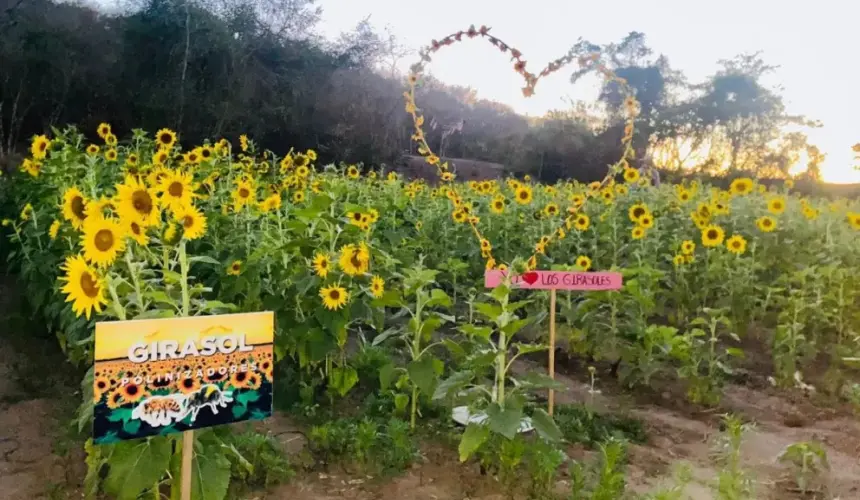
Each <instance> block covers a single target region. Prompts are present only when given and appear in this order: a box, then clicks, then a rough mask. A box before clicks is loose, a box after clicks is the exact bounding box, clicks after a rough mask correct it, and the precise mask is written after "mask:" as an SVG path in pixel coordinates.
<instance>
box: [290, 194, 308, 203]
mask: <svg viewBox="0 0 860 500" xmlns="http://www.w3.org/2000/svg"><path fill="white" fill-rule="evenodd" d="M303 201H305V192H304V191H296V192H295V193H293V203H301V202H303Z"/></svg>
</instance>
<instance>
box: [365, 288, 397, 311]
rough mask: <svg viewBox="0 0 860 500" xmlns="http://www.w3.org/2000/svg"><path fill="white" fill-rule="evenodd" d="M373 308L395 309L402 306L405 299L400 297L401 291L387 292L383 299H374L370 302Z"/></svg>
mask: <svg viewBox="0 0 860 500" xmlns="http://www.w3.org/2000/svg"><path fill="white" fill-rule="evenodd" d="M370 305H371V306H373V307H394V306H402V305H403V299H402V298H401V297H400V290H386V291H385V293H383V294H382V297H379V298H378V299H373V300H372V301H371V302H370Z"/></svg>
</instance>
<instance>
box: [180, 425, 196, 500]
mask: <svg viewBox="0 0 860 500" xmlns="http://www.w3.org/2000/svg"><path fill="white" fill-rule="evenodd" d="M193 458H194V431H185V432H183V433H182V482H181V483H180V484H182V491H181V493H182V495H181V499H182V500H191V461H192V459H193Z"/></svg>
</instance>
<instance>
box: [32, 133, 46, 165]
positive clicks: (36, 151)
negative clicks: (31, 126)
mask: <svg viewBox="0 0 860 500" xmlns="http://www.w3.org/2000/svg"><path fill="white" fill-rule="evenodd" d="M50 145H51V140H50V139H48V136H46V135H37V136H36V137H33V143H32V144H30V154H31V155H32V156H33V159H35V160H42V159H44V158H45V156H47V155H48V147H49V146H50Z"/></svg>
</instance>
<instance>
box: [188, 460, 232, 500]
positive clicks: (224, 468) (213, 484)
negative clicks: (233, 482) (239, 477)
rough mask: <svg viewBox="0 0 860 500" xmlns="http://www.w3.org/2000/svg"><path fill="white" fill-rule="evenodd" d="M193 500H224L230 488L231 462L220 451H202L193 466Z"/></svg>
mask: <svg viewBox="0 0 860 500" xmlns="http://www.w3.org/2000/svg"><path fill="white" fill-rule="evenodd" d="M191 476H192V478H191V498H193V499H195V500H223V499H224V497H226V496H227V488H228V487H229V486H230V460H228V459H227V457H225V456H224V452H223V451H222V450H220V449H201V450H199V451H198V452H197V453H195V454H194V461H193V462H192V464H191Z"/></svg>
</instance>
